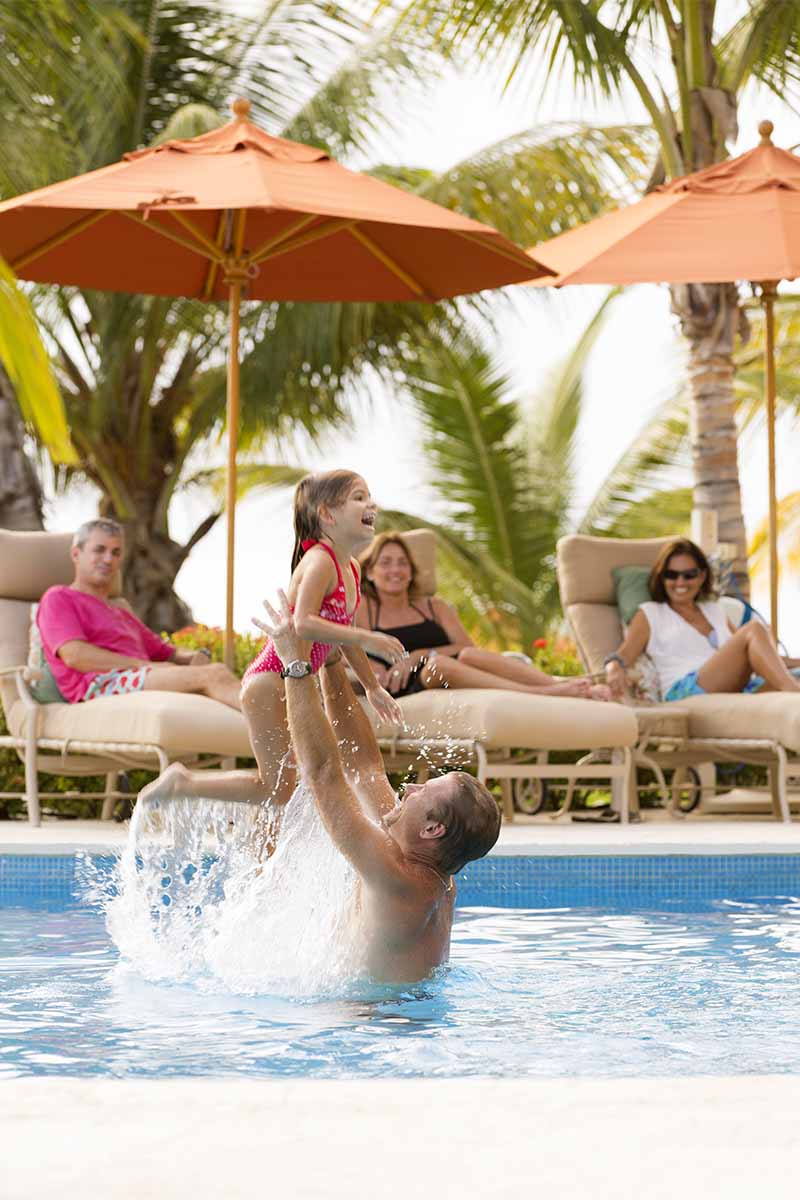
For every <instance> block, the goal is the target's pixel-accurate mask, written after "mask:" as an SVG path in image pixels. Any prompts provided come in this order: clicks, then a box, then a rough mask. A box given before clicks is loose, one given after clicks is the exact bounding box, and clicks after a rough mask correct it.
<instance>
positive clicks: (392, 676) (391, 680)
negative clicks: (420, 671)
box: [384, 657, 415, 696]
mask: <svg viewBox="0 0 800 1200" xmlns="http://www.w3.org/2000/svg"><path fill="white" fill-rule="evenodd" d="M414 666H415V664H414V661H413V659H412V658H410V657H409V658H402V659H401V660H400V662H399V663H397V665H396V666H394V667H388V668H387V670H386V676H387V678H386V683H385V685H384V686H385V687H387V688H388V689H389V691H390V692H391V693H392V695H393V696H396V695H397V693H398V692H402V690H403V688H404V687H405V686H406V684H407V683H408V681H409V679H410V678H411V672H412V671H413V670H414Z"/></svg>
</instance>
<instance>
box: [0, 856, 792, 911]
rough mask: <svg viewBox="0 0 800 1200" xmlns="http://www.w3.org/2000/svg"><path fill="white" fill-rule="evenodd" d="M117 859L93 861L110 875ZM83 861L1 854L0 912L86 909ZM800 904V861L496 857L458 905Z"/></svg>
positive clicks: (464, 881) (479, 866) (464, 875)
mask: <svg viewBox="0 0 800 1200" xmlns="http://www.w3.org/2000/svg"><path fill="white" fill-rule="evenodd" d="M114 861H115V860H114V858H113V856H111V855H104V856H93V857H92V859H91V864H92V867H93V868H95V869H96V870H99V871H101V872H105V871H109V872H110V870H111V868H112V865H113V863H114ZM79 891H80V888H79V883H78V856H76V855H74V854H53V855H28V854H8V855H0V906H3V907H9V906H15V907H26V908H48V909H64V908H73V907H78V906H80V905H81V904H82V903H83V900H82V899H81V896H80V894H79ZM786 896H796V897H800V855H798V854H724V855H723V854H714V855H710V854H709V855H706V854H697V855H690V854H664V855H653V854H647V855H634V854H626V855H617V856H614V855H547V856H541V857H535V856H525V857H521V856H520V857H515V856H507V857H506V856H499V855H498V856H496V857H490V858H484V859H481V860H480V861H478V862H475V863H470V864H469V866H468V867H466V868H465V869H464V870H463V871H462V872H461V874H460V875H459V876H458V904H459V906H461V907H466V906H470V907H473V906H476V905H480V906H487V907H498V908H575V907H592V908H601V907H602V908H608V907H614V908H616V907H619V908H650V909H671V908H687V909H703V908H707V907H708V906H710V905H713V903H714V902H715V901H719V900H759V899H760V900H764V899H770V898H777V897H786Z"/></svg>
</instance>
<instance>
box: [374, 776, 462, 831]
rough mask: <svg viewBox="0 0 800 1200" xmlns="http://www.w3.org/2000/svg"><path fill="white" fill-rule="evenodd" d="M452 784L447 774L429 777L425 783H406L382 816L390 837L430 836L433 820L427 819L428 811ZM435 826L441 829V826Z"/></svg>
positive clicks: (445, 793)
mask: <svg viewBox="0 0 800 1200" xmlns="http://www.w3.org/2000/svg"><path fill="white" fill-rule="evenodd" d="M452 786H453V781H452V780H451V779H450V778H449V777H448V776H447V775H441V776H439V778H437V779H429V780H428V782H427V783H407V784H406V786H405V788H404V789H403V795H402V796H398V798H397V802H396V804H395V806H394V808H393V809H392V810H391V811H390V812H388V813H386V815H385V816H384V818H383V824H384V826H385V828H386V829H388V830H389V831H390V832H391V833H392V837H397V836H398V835H404V834H409V835H411V836H413V837H426V836H430V835H431V830H432V829H433V827H434V822H433V821H430V820H429V819H428V813H429V812H430V810H431V808H432V807H433V806H435V805H436V804H437V802H438V801H439V800H441V799H442V797H443V796H445V795H447V793H448V789H449V788H451V787H452ZM437 828H439V829H441V826H437Z"/></svg>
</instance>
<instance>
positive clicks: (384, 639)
mask: <svg viewBox="0 0 800 1200" xmlns="http://www.w3.org/2000/svg"><path fill="white" fill-rule="evenodd" d="M360 641H361V646H362V648H363V649H364V650H366V652H367V654H374V655H375V657H376V658H383V659H385V661H386V662H388V663H396V662H400V659H401V658H405V656H406V653H407V651H406V648H405V646H404V645H403V643H402V642H401V641H398V639H397V638H396V637H392V636H391V634H388V633H378V631H377V630H375V629H365V630H364V632H363V633H362V635H361V639H360Z"/></svg>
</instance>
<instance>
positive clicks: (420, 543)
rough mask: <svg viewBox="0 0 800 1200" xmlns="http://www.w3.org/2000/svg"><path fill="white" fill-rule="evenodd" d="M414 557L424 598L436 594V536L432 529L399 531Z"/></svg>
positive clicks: (419, 585) (418, 582) (418, 584)
mask: <svg viewBox="0 0 800 1200" xmlns="http://www.w3.org/2000/svg"><path fill="white" fill-rule="evenodd" d="M397 532H398V533H400V536H401V537H402V539H403V541H404V542H405V543H406V544H407V545H408V548H409V550H410V551H411V553H412V554H413V556H414V566H415V567H416V568H417V587H418V588H419V590H420V592H421V593H422V595H423V596H434V595H435V594H436V534H435V533H434V532H433V530H432V529H409V530H408V531H406V530H405V529H403V530H398V531H397Z"/></svg>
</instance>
